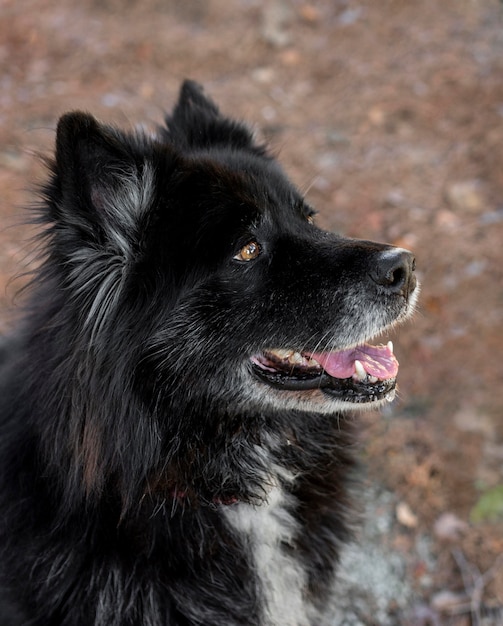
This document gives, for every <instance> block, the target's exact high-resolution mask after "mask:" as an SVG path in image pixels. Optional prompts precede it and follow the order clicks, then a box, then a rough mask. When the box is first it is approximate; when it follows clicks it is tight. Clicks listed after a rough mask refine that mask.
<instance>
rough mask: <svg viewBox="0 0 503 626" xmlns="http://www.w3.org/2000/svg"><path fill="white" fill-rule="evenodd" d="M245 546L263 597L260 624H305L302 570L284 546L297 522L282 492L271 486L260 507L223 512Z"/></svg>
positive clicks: (237, 508) (279, 625) (306, 624)
mask: <svg viewBox="0 0 503 626" xmlns="http://www.w3.org/2000/svg"><path fill="white" fill-rule="evenodd" d="M224 514H225V516H226V518H227V520H228V522H229V524H230V525H231V526H232V528H233V530H234V532H235V533H237V534H238V535H239V536H240V537H241V539H242V541H243V543H244V544H245V545H246V546H247V547H248V550H249V553H250V559H251V562H252V564H253V566H254V568H255V575H256V576H257V578H258V579H259V586H260V590H261V591H260V593H261V596H262V598H263V609H262V623H261V626H309V625H310V624H311V621H310V620H309V619H308V611H309V608H308V603H306V601H305V589H306V572H305V570H304V568H303V567H302V563H301V562H300V561H299V560H298V559H297V558H295V554H294V553H293V554H290V551H289V550H288V549H286V550H285V547H288V546H292V543H293V537H294V535H295V533H296V531H297V524H296V521H295V519H294V518H293V516H292V515H291V513H290V512H289V510H288V502H287V498H286V496H285V494H284V492H283V491H282V490H281V489H280V488H279V487H274V488H273V489H271V491H270V492H269V494H268V500H267V502H266V503H264V504H263V505H261V506H252V505H250V504H244V503H242V504H238V505H235V506H233V507H227V508H226V509H225V512H224Z"/></svg>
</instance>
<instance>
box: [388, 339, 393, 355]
mask: <svg viewBox="0 0 503 626" xmlns="http://www.w3.org/2000/svg"><path fill="white" fill-rule="evenodd" d="M388 350H389V351H390V352H391V353H393V342H392V341H388Z"/></svg>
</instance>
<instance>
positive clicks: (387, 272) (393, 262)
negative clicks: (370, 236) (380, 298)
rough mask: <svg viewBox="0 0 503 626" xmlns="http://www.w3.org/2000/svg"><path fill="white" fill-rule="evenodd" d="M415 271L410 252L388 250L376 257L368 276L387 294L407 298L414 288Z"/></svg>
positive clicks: (401, 249) (400, 249)
mask: <svg viewBox="0 0 503 626" xmlns="http://www.w3.org/2000/svg"><path fill="white" fill-rule="evenodd" d="M415 269H416V260H415V259H414V256H413V254H412V253H411V252H409V251H408V250H404V249H403V248H388V249H387V250H384V251H383V252H380V253H379V254H378V255H377V258H376V261H375V266H374V268H373V269H372V271H371V272H370V276H371V278H372V280H373V281H374V282H375V283H377V284H378V285H380V286H381V287H384V288H385V289H386V291H387V292H391V293H395V294H400V295H403V296H404V297H405V298H408V297H409V295H410V294H411V293H412V292H413V291H414V289H415V287H416V282H417V281H416V277H415V274H414V270H415Z"/></svg>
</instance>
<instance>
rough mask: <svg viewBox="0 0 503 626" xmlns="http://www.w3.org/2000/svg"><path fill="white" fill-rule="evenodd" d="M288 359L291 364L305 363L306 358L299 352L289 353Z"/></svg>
mask: <svg viewBox="0 0 503 626" xmlns="http://www.w3.org/2000/svg"><path fill="white" fill-rule="evenodd" d="M288 360H289V361H290V363H292V364H293V365H305V362H306V359H305V358H304V357H303V356H302V355H301V354H300V353H299V352H294V353H293V354H291V355H290V357H289V359H288Z"/></svg>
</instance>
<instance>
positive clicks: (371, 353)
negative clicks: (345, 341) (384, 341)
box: [310, 344, 398, 380]
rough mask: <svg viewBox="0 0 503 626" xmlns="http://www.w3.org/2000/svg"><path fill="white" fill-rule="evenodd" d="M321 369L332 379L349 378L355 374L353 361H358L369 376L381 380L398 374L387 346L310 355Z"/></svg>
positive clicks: (392, 355) (365, 346)
mask: <svg viewBox="0 0 503 626" xmlns="http://www.w3.org/2000/svg"><path fill="white" fill-rule="evenodd" d="M310 356H311V358H313V359H314V360H315V361H317V362H318V363H319V364H320V365H321V367H322V368H323V369H324V370H325V371H326V372H327V374H329V375H330V376H333V377H334V378H349V377H350V376H352V375H353V374H354V373H355V361H357V360H358V361H360V363H361V364H362V365H363V368H364V370H365V371H366V372H367V374H369V376H376V377H377V378H380V379H381V380H386V379H388V378H395V376H396V375H397V372H398V361H397V360H396V358H395V355H394V354H393V349H392V347H391V346H390V344H388V345H387V346H371V345H369V344H364V345H363V346H358V347H356V348H351V349H350V350H340V351H339V352H314V353H313V354H311V355H310Z"/></svg>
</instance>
